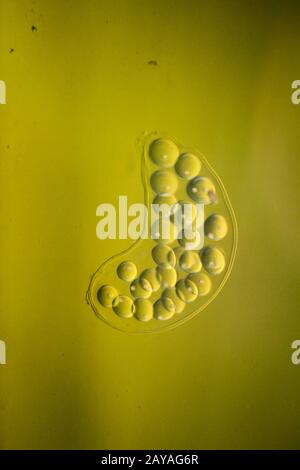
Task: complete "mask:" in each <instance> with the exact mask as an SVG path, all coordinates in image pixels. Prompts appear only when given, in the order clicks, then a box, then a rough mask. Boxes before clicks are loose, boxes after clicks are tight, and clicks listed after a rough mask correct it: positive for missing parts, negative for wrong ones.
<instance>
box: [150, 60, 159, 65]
mask: <svg viewBox="0 0 300 470" xmlns="http://www.w3.org/2000/svg"><path fill="white" fill-rule="evenodd" d="M148 65H155V66H157V65H158V62H157V60H149V61H148Z"/></svg>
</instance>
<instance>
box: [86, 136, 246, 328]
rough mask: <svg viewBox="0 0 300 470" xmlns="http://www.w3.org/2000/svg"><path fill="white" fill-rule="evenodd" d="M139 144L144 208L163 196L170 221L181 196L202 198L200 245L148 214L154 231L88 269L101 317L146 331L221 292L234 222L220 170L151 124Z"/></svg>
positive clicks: (181, 317) (90, 295)
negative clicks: (152, 129)
mask: <svg viewBox="0 0 300 470" xmlns="http://www.w3.org/2000/svg"><path fill="white" fill-rule="evenodd" d="M138 151H139V152H141V154H142V175H143V184H144V188H145V204H147V207H148V214H151V210H150V204H151V203H154V204H168V205H169V206H170V210H169V212H168V216H171V219H172V221H173V222H174V218H175V213H176V211H178V210H179V208H180V207H182V205H183V204H185V203H189V204H194V206H192V207H195V204H196V203H201V204H204V234H205V237H204V246H198V247H197V246H195V244H194V245H193V240H190V237H187V236H186V235H187V234H185V232H184V230H183V231H182V230H179V229H178V228H177V227H175V224H173V223H172V222H171V233H170V236H169V237H167V238H165V237H163V234H162V231H161V226H160V224H157V223H156V224H155V225H154V227H153V221H151V218H150V217H149V218H148V227H147V228H148V233H149V234H150V233H151V228H154V229H155V230H154V231H156V232H158V237H157V239H156V240H155V239H151V238H150V235H149V238H148V239H140V240H138V241H136V242H135V243H134V244H133V245H132V246H131V248H129V249H128V250H126V251H124V252H123V253H120V254H116V255H115V256H113V257H112V258H110V259H109V260H107V261H106V262H105V263H104V264H103V265H102V266H100V267H99V268H98V270H97V271H96V272H95V274H94V275H93V276H92V279H91V281H90V284H89V288H88V292H87V300H88V302H89V304H90V305H91V306H92V308H93V310H94V312H95V313H96V315H97V316H98V317H99V318H101V319H102V320H103V321H104V322H106V323H107V324H109V325H111V326H113V327H114V328H117V329H119V330H122V331H125V332H133V333H150V332H155V331H160V330H165V329H169V328H171V327H174V326H177V325H180V324H181V323H183V322H184V321H186V320H188V319H190V318H192V317H193V316H195V315H196V314H198V313H199V312H201V311H202V310H203V309H204V308H205V307H207V306H208V305H209V303H210V302H211V301H212V300H213V299H214V298H215V297H216V295H218V293H219V292H220V291H221V289H222V287H223V286H224V284H225V282H226V280H227V279H228V276H229V274H230V272H231V269H232V265H233V261H234V256H235V252H236V246H237V225H236V221H235V217H234V213H233V209H232V207H231V204H230V202H229V199H228V196H227V193H226V191H225V189H224V186H223V184H222V182H221V180H220V178H219V177H218V176H217V175H216V173H215V171H214V170H213V169H212V168H211V166H210V165H209V164H208V162H207V161H206V159H205V158H204V157H203V155H202V154H200V153H199V152H198V151H197V150H195V149H193V148H190V147H188V146H186V145H182V144H180V143H179V142H177V141H176V140H175V139H173V138H171V137H169V136H165V135H161V134H159V133H157V132H154V133H150V134H143V136H142V137H141V138H140V139H139V140H138ZM158 212H159V214H160V216H161V212H160V211H158ZM156 213H157V212H156ZM202 242H203V240H202ZM101 243H105V242H104V241H102V242H101Z"/></svg>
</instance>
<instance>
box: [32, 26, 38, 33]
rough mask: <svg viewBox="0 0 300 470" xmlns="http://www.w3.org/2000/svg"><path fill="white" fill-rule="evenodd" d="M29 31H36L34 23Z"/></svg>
mask: <svg viewBox="0 0 300 470" xmlns="http://www.w3.org/2000/svg"><path fill="white" fill-rule="evenodd" d="M31 31H32V32H34V33H36V32H37V27H36V26H35V25H34V24H33V25H32V26H31Z"/></svg>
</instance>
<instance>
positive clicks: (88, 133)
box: [0, 0, 300, 449]
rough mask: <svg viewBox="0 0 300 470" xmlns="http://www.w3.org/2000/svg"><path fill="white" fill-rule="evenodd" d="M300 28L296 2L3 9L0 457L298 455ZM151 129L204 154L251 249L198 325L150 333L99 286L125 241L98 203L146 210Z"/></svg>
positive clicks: (61, 4) (5, 5) (89, 3)
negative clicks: (143, 171)
mask: <svg viewBox="0 0 300 470" xmlns="http://www.w3.org/2000/svg"><path fill="white" fill-rule="evenodd" d="M299 24H300V14H299V4H298V2H296V1H268V2H260V1H258V0H257V1H250V0H249V1H238V0H235V1H233V0H229V1H228V0H227V1H223V2H222V1H220V0H219V1H217V0H210V1H195V0H194V1H183V0H182V1H177V0H173V1H169V0H164V1H162V0H160V1H158V0H155V1H143V0H140V1H137V0H135V1H132V0H131V1H129V0H128V1H115V2H110V1H96V0H94V1H93V0H86V1H84V2H81V1H75V0H73V1H71V0H64V1H62V0H51V1H50V0H36V1H32V2H31V1H27V0H26V1H25V0H1V3H0V30H1V32H0V79H2V80H5V81H6V84H7V105H5V106H1V107H0V129H1V131H0V189H1V198H0V224H1V231H0V256H1V268H0V338H1V339H3V340H5V341H6V343H7V360H8V364H7V365H6V366H0V448H2V449H7V448H10V449H11V448H26V449H27V448H38V449H41V448H62V449H66V448H75V449H76V448H110V449H114V448H128V449H131V448H173V449H176V448H186V449H188V448H207V449H211V448H226V449H227V448H234V449H240V448H297V447H300V446H299V444H300V438H299V424H300V394H299V389H300V366H298V367H297V366H293V365H292V364H291V360H290V356H291V348H290V345H291V343H292V341H293V340H294V339H299V338H300V320H299V300H300V299H299V297H300V295H299V270H300V268H299V266H300V263H299V261H300V256H299V255H300V253H299V252H300V248H299V232H300V221H299V203H300V201H299V193H300V191H299V171H300V133H299V124H300V106H294V105H292V103H291V99H290V96H291V83H292V81H293V80H296V79H300V62H299V56H300V29H299ZM32 25H36V26H37V31H36V32H32V30H31V26H32ZM10 48H13V49H14V52H12V53H10V52H9V50H10ZM150 60H156V61H157V62H158V65H157V66H151V65H148V61H150ZM153 129H160V130H162V131H166V132H167V133H169V134H172V135H174V136H175V137H176V138H177V139H178V140H179V141H181V142H183V143H184V144H186V145H193V146H195V147H197V148H198V149H199V150H200V151H201V152H203V153H204V154H205V155H206V156H207V158H208V160H209V162H210V164H211V165H212V166H213V168H214V169H215V170H216V171H217V172H218V174H219V175H220V177H221V178H222V181H223V182H224V184H225V186H226V188H227V190H228V193H229V196H230V199H231V202H232V204H233V207H234V209H235V212H236V216H237V220H238V225H239V235H240V237H239V238H240V242H239V247H238V253H237V259H236V263H235V265H234V269H233V272H232V275H231V277H230V279H229V281H228V283H227V284H226V286H225V288H224V289H223V291H222V292H221V293H220V295H219V296H218V297H217V299H216V300H215V301H214V302H213V303H212V304H211V305H209V307H208V308H207V309H206V310H205V311H204V312H203V313H201V314H200V315H199V316H198V317H196V319H194V320H192V321H190V322H188V323H186V324H185V325H183V326H181V327H180V328H178V329H175V330H173V331H170V332H166V333H163V334H159V335H154V336H153V335H150V336H137V337H136V336H130V335H126V334H123V333H119V332H117V331H114V330H113V329H111V328H109V327H107V326H106V325H105V324H103V323H102V322H101V321H100V320H98V319H97V318H96V317H95V315H94V314H93V313H92V310H91V308H89V307H88V306H87V304H86V303H85V292H86V288H87V285H88V281H89V278H90V275H91V273H92V272H93V271H95V269H96V268H97V267H98V266H99V264H101V263H102V262H103V261H104V260H105V259H106V258H107V257H108V256H111V255H113V254H115V253H116V252H118V251H120V250H123V249H124V248H126V247H127V246H129V242H127V241H122V242H121V241H105V242H104V241H100V240H97V238H96V236H95V227H96V216H95V210H96V206H97V205H98V204H99V203H100V202H111V203H115V202H116V201H117V198H118V195H119V194H127V195H128V197H129V202H130V203H132V202H140V201H142V200H143V188H142V183H141V181H140V162H139V159H138V157H137V156H136V154H135V153H134V142H135V138H136V137H137V136H138V135H139V134H140V133H141V132H142V131H143V130H153Z"/></svg>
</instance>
